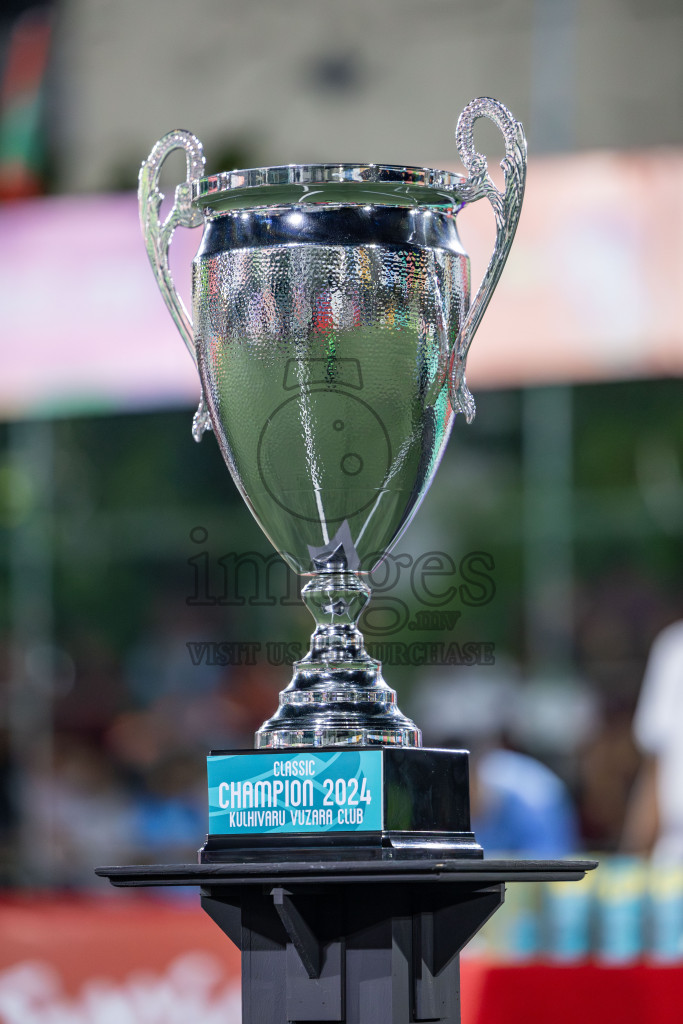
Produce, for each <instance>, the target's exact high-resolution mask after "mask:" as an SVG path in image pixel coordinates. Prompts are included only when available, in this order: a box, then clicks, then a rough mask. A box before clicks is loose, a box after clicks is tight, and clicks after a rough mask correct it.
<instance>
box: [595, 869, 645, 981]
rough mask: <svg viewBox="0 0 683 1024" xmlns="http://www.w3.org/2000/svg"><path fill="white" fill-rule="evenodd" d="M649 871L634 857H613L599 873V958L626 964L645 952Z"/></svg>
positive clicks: (597, 916)
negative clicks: (644, 940)
mask: <svg viewBox="0 0 683 1024" xmlns="http://www.w3.org/2000/svg"><path fill="white" fill-rule="evenodd" d="M646 880H647V871H646V868H645V864H644V862H643V861H641V860H639V859H637V858H635V857H613V858H612V859H610V860H608V861H605V862H603V863H602V864H601V865H600V868H599V870H598V872H597V878H596V881H595V886H596V896H597V903H596V926H597V948H596V953H597V956H598V959H599V960H601V961H602V962H603V963H610V964H626V963H630V962H632V961H633V960H636V959H638V957H640V956H641V954H642V953H643V949H644V942H643V938H644V934H643V933H644V929H643V925H644V910H645V896H646Z"/></svg>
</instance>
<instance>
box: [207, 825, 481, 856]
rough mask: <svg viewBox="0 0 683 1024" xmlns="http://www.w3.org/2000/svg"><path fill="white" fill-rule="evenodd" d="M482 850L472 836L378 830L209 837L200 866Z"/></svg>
mask: <svg viewBox="0 0 683 1024" xmlns="http://www.w3.org/2000/svg"><path fill="white" fill-rule="evenodd" d="M483 856H484V851H483V849H482V848H481V846H479V844H478V843H477V842H476V839H475V836H474V833H473V832H462V833H439V832H422V833H420V832H387V831H384V832H377V833H365V834H364V835H354V836H343V837H342V836H340V835H338V834H335V835H334V836H325V835H290V836H287V837H282V838H280V837H277V836H249V837H239V838H235V837H234V836H207V837H206V842H205V843H204V845H203V846H202V847H201V849H200V850H199V863H200V864H236V863H242V864H259V863H266V862H272V861H278V862H281V863H293V862H298V861H300V860H301V859H302V858H304V859H305V858H314V859H315V860H319V861H320V862H321V863H326V862H328V861H343V862H349V863H350V862H354V861H359V862H360V861H362V862H366V861H374V860H386V861H389V860H394V861H396V860H400V861H403V860H421V859H431V860H433V859H434V858H435V857H437V858H438V857H447V858H449V859H452V858H458V859H469V858H475V859H481V858H482V857H483Z"/></svg>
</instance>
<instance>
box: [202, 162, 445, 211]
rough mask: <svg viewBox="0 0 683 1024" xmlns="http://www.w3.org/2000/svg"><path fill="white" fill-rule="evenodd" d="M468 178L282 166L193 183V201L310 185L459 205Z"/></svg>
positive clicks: (374, 167)
mask: <svg viewBox="0 0 683 1024" xmlns="http://www.w3.org/2000/svg"><path fill="white" fill-rule="evenodd" d="M464 182H465V177H464V176H463V175H462V174H458V173H457V172H456V171H444V170H438V169H437V168H433V167H411V166H407V165H405V166H404V165H400V164H361V163H337V164H331V163H326V164H278V165H273V166H271V167H248V168H245V169H242V170H233V171H222V172H220V173H219V174H212V175H209V176H208V177H205V178H195V179H193V181H192V182H191V186H192V200H193V202H196V203H197V204H198V205H205V204H206V203H211V202H213V201H214V200H216V199H218V198H219V197H221V196H224V195H225V194H226V193H231V192H232V193H234V192H235V191H237V190H240V191H242V190H245V189H259V188H263V187H268V186H271V187H272V186H279V187H287V186H292V185H293V186H300V187H301V186H303V187H304V188H305V187H306V186H309V185H345V184H348V185H370V186H372V185H392V186H394V187H395V186H401V185H406V186H410V187H411V188H412V187H417V188H418V189H420V188H427V189H444V190H445V191H446V193H447V194H446V195H445V196H444V198H446V199H448V200H450V202H451V203H453V202H458V201H459V196H458V192H457V190H458V188H459V187H460V186H462V185H463V184H464Z"/></svg>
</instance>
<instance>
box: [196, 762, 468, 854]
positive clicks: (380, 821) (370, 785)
mask: <svg viewBox="0 0 683 1024" xmlns="http://www.w3.org/2000/svg"><path fill="white" fill-rule="evenodd" d="M468 761H469V755H468V753H467V751H465V750H434V749H429V748H424V747H381V748H380V747H355V748H348V747H328V748H323V747H299V748H296V749H294V750H277V751H272V750H271V751H264V750H246V751H213V752H212V753H211V754H210V755H209V758H208V778H209V835H208V836H207V839H206V843H205V844H204V845H203V846H202V848H201V850H200V851H199V861H200V863H202V864H220V863H226V862H235V861H242V862H244V863H253V862H259V861H261V862H262V861H265V860H271V861H273V860H283V861H285V860H286V861H292V860H300V859H301V858H302V857H308V856H310V857H313V858H318V859H321V860H330V859H332V860H349V861H352V860H368V859H372V860H377V859H379V860H401V859H414V858H420V857H430V858H434V857H440V856H441V857H449V858H452V857H457V858H481V857H483V850H482V848H481V847H480V846H479V844H478V843H477V841H476V839H475V836H474V833H473V832H472V831H471V829H470V808H469V768H468Z"/></svg>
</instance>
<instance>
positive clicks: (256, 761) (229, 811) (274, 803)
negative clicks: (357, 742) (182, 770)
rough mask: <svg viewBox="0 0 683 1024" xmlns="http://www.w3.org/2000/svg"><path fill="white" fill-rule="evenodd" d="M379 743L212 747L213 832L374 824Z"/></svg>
mask: <svg viewBox="0 0 683 1024" xmlns="http://www.w3.org/2000/svg"><path fill="white" fill-rule="evenodd" d="M382 765H383V759H382V751H381V750H339V751H335V750H325V751H320V752H316V751H311V750H300V751H292V750H288V751H279V752H276V753H273V752H270V751H269V752H267V753H265V752H264V753H261V752H260V751H259V752H257V753H253V754H252V753H240V754H211V755H209V757H208V758H207V770H208V777H209V835H224V836H225V835H275V834H283V835H285V834H289V833H296V832H317V833H319V832H375V831H380V830H381V829H382V827H383V819H384V814H383V810H384V808H383V804H384V801H383V799H382V771H383V769H382Z"/></svg>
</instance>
